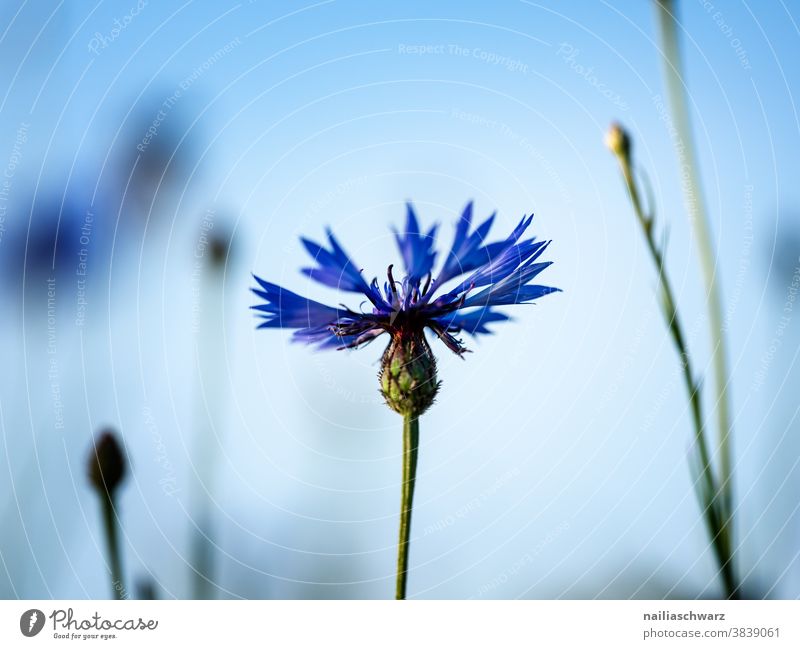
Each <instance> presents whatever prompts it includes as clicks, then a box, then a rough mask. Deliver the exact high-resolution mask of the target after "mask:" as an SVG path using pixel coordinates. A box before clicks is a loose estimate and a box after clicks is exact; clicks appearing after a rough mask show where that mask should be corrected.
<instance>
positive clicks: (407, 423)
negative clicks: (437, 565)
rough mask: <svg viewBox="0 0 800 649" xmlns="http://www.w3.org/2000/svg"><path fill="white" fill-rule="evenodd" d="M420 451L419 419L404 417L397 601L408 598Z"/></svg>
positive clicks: (410, 416) (409, 416)
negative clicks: (409, 551)
mask: <svg viewBox="0 0 800 649" xmlns="http://www.w3.org/2000/svg"><path fill="white" fill-rule="evenodd" d="M418 451H419V419H418V418H417V417H415V416H412V415H409V414H407V415H404V417H403V485H402V495H401V498H400V539H399V542H398V545H397V588H396V590H395V599H405V598H406V582H407V581H408V548H409V540H410V538H411V511H412V508H413V504H414V483H415V481H416V478H417V454H418Z"/></svg>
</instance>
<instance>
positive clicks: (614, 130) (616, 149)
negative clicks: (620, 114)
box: [605, 122, 631, 160]
mask: <svg viewBox="0 0 800 649" xmlns="http://www.w3.org/2000/svg"><path fill="white" fill-rule="evenodd" d="M605 142H606V146H607V147H608V148H609V149H610V150H611V152H612V153H613V154H614V155H616V156H617V157H619V158H621V159H623V160H628V158H629V157H630V155H631V139H630V137H629V136H628V133H627V131H625V129H624V128H622V127H621V126H620V125H619V124H617V123H616V122H615V123H613V124H611V126H610V127H609V129H608V132H607V133H606V138H605Z"/></svg>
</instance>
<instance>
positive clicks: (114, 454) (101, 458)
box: [89, 430, 127, 496]
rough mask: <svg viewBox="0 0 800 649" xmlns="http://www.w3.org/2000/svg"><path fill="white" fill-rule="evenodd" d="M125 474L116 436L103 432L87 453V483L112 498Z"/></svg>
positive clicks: (124, 462) (123, 460) (121, 453)
mask: <svg viewBox="0 0 800 649" xmlns="http://www.w3.org/2000/svg"><path fill="white" fill-rule="evenodd" d="M126 473H127V463H126V461H125V454H124V451H123V450H122V447H121V446H120V444H119V442H118V441H117V437H116V435H115V434H114V432H113V431H111V430H105V431H103V432H102V433H101V434H100V436H99V437H98V438H97V440H96V441H95V444H94V447H93V448H92V450H91V452H90V453H89V481H90V482H91V483H92V485H93V486H94V488H95V489H97V490H98V492H100V493H102V494H108V495H109V496H112V495H113V494H114V491H115V490H116V488H117V487H118V486H119V485H120V483H121V482H122V481H123V479H124V478H125V474H126Z"/></svg>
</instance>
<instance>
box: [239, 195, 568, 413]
mask: <svg viewBox="0 0 800 649" xmlns="http://www.w3.org/2000/svg"><path fill="white" fill-rule="evenodd" d="M532 220H533V216H528V217H523V218H522V220H521V221H520V222H519V224H518V225H517V227H516V228H514V230H513V231H512V232H511V234H510V235H509V236H508V237H506V238H505V239H502V240H499V241H494V242H488V243H487V235H488V234H489V229H490V228H491V226H492V222H493V221H494V215H492V216H490V217H489V218H487V219H486V220H485V221H483V222H482V223H480V224H479V225H477V226H476V227H473V224H472V203H469V204H468V205H467V206H466V208H465V209H464V212H463V214H462V215H461V218H460V219H459V220H458V222H457V223H456V228H455V235H454V238H453V243H452V245H451V247H450V250H449V251H448V252H447V254H446V256H445V257H444V258H443V259H442V260H441V263H440V264H439V269H438V271H437V272H435V273H434V271H435V266H436V262H437V252H436V250H435V248H434V244H435V241H436V234H437V228H438V226H433V227H432V228H430V229H429V230H427V231H425V230H423V229H422V228H421V227H420V225H419V221H418V220H417V216H416V214H415V213H414V209H413V207H412V206H411V205H410V204H409V205H408V206H407V216H406V225H405V228H404V229H403V230H402V231H395V233H394V234H395V239H396V241H397V246H398V248H399V250H400V255H401V257H402V260H403V267H404V275H400V274H398V273H395V270H394V266H393V265H390V266H389V267H388V269H387V271H386V281H384V282H383V286H380V285H379V284H378V280H377V278H375V279H373V280H372V281H371V282H370V283H367V281H366V280H365V279H364V277H363V276H362V273H361V269H360V268H359V267H358V266H357V265H356V264H355V263H354V262H353V260H352V259H351V258H350V257H349V256H348V255H347V253H346V252H345V251H344V249H343V248H342V247H341V245H340V244H339V242H338V241H337V239H336V237H334V235H333V233H332V232H331V231H330V230H328V232H327V236H328V242H327V245H320V244H317V243H315V242H313V241H311V240H309V239H302V242H303V245H304V246H305V248H306V250H307V251H308V252H309V254H310V255H311V257H312V258H313V259H314V265H313V266H310V267H307V268H303V269H302V272H303V273H305V274H306V275H307V276H309V277H311V278H312V279H314V280H316V281H318V282H320V283H321V284H324V285H326V286H329V287H332V288H337V289H339V290H342V291H348V292H353V293H359V294H362V295H364V296H366V298H367V300H368V301H369V303H370V305H371V308H367V309H362V310H360V311H353V310H351V309H349V308H347V307H345V306H340V307H331V306H327V305H325V304H321V303H319V302H315V301H314V300H310V299H308V298H305V297H302V296H300V295H298V294H296V293H293V292H291V291H289V290H287V289H285V288H282V287H280V286H278V285H276V284H272V283H270V282H266V281H264V280H263V279H261V278H260V277H258V276H254V277H255V280H256V282H257V283H258V286H257V287H255V288H253V289H252V290H253V292H254V293H255V294H256V295H257V296H258V297H259V298H261V299H262V300H263V302H262V303H260V304H256V305H254V306H253V307H252V308H253V309H255V310H256V311H258V312H259V316H260V317H261V318H262V319H263V322H262V323H261V324H260V325H259V329H262V328H281V329H294V334H293V340H295V341H297V342H303V343H308V344H316V345H318V346H319V347H320V348H337V349H346V348H352V347H358V346H360V345H364V344H366V343H369V342H371V341H373V340H375V339H376V338H377V337H379V336H381V335H383V334H389V336H390V337H391V341H390V344H389V346H388V347H387V349H386V352H385V353H384V356H383V364H382V368H381V392H382V393H383V395H384V397H385V398H386V400H387V403H388V404H389V405H390V406H391V407H392V408H393V409H394V410H397V411H398V412H401V413H402V414H413V415H416V416H418V415H420V414H422V412H424V410H425V409H427V407H429V406H430V404H431V403H432V402H433V398H434V396H435V394H436V391H437V389H438V381H437V380H436V362H435V359H434V358H433V354H432V352H431V350H430V346H429V345H428V343H427V340H426V339H425V333H424V332H425V329H429V330H430V331H432V332H433V333H434V335H435V336H436V337H438V338H439V339H440V340H441V341H442V342H443V343H444V344H445V345H446V346H447V347H448V348H449V349H450V350H451V351H453V352H454V353H456V354H458V355H459V356H462V355H463V354H464V352H466V351H468V350H467V349H466V347H465V346H464V344H463V341H462V340H461V339H459V338H458V337H457V336H458V335H459V334H461V333H462V332H466V333H468V334H470V335H472V336H479V335H482V334H489V333H491V332H490V331H489V329H488V328H487V325H488V324H490V323H492V322H500V321H503V320H508V316H507V315H505V314H504V313H502V312H500V311H497V310H496V308H497V307H500V306H507V305H511V304H526V303H530V302H532V301H533V300H535V299H537V298H540V297H542V296H544V295H547V294H549V293H553V292H555V291H558V290H559V289H557V288H553V287H550V286H542V285H540V284H533V283H531V282H532V280H533V279H535V278H536V276H537V275H539V273H541V272H542V271H543V270H544V269H545V268H547V267H548V266H549V265H550V264H551V263H552V262H549V261H545V262H541V261H538V260H539V258H540V257H541V255H542V253H543V252H544V251H545V249H546V248H547V246H548V245H549V244H550V242H549V241H536V240H535V239H534V238H528V239H523V235H524V234H525V232H526V230H527V229H528V227H529V226H530V224H531V221H532Z"/></svg>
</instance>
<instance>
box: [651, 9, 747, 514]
mask: <svg viewBox="0 0 800 649" xmlns="http://www.w3.org/2000/svg"><path fill="white" fill-rule="evenodd" d="M656 5H657V6H658V18H659V25H660V27H661V44H662V47H663V49H664V75H665V77H666V81H667V94H668V96H669V104H670V112H671V113H672V118H673V120H674V126H675V132H676V134H677V139H676V140H675V142H674V144H675V147H676V150H677V152H678V156H679V157H680V158H681V160H680V162H681V166H682V168H683V169H685V170H686V182H685V183H683V192H684V198H685V202H686V207H687V209H688V211H689V217H690V218H689V220H690V221H691V223H692V225H693V227H694V233H695V238H696V240H697V248H698V255H699V257H700V264H701V267H702V270H703V279H704V281H705V288H706V295H707V301H708V311H709V328H710V334H711V343H712V358H713V364H714V382H715V385H716V388H717V404H716V411H717V427H718V445H719V455H720V478H721V483H722V484H721V485H720V489H721V490H722V494H721V495H722V499H723V502H724V511H725V513H726V514H725V520H724V522H723V524H724V525H725V526H726V527H729V526H730V525H731V516H732V505H733V483H732V474H733V467H732V457H731V442H730V437H731V422H730V410H729V406H728V367H727V353H726V349H725V336H724V333H723V319H722V300H721V298H720V292H719V284H718V282H717V281H716V255H715V254H714V246H713V243H712V241H711V234H710V227H709V219H708V215H707V214H706V208H705V197H704V195H703V190H702V184H701V182H700V178H699V174H698V171H697V170H698V165H697V154H696V152H695V147H694V138H692V132H691V127H690V120H689V110H688V108H687V104H686V96H685V91H684V84H683V79H682V76H681V69H682V66H681V56H680V49H679V47H678V36H677V32H676V20H675V10H674V7H673V3H672V1H671V0H657V2H656Z"/></svg>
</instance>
